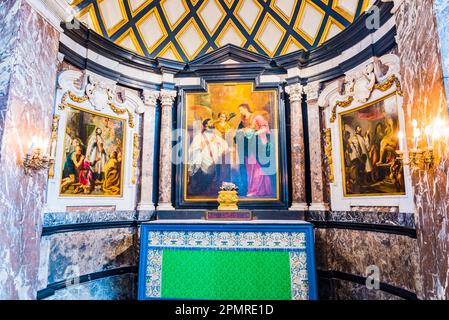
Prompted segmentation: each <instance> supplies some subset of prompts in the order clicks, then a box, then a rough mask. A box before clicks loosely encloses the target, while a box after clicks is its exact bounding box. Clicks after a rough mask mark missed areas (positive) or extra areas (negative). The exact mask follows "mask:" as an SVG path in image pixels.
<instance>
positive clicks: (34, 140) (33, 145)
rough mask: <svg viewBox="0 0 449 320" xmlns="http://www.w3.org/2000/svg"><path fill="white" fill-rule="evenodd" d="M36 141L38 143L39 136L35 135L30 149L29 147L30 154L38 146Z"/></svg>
mask: <svg viewBox="0 0 449 320" xmlns="http://www.w3.org/2000/svg"><path fill="white" fill-rule="evenodd" d="M36 143H37V136H36V135H34V136H33V137H32V138H31V144H30V149H28V154H31V152H32V151H33V148H34V147H35V146H36Z"/></svg>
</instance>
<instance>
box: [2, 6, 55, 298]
mask: <svg viewBox="0 0 449 320" xmlns="http://www.w3.org/2000/svg"><path fill="white" fill-rule="evenodd" d="M5 15H6V17H5ZM0 21H2V27H1V28H0V29H1V31H0V34H1V36H0V44H1V46H0V68H2V70H1V76H0V96H1V97H0V148H1V150H0V154H1V156H0V168H1V170H0V288H1V289H0V300H1V299H35V298H36V293H37V286H38V268H39V252H40V250H39V248H40V233H41V226H42V208H43V203H44V198H45V191H44V190H45V187H46V184H47V177H46V174H45V172H37V173H35V174H34V175H33V176H27V175H25V173H24V170H23V166H22V158H23V156H24V155H25V153H26V152H27V151H28V148H29V146H30V144H31V140H32V136H33V135H36V136H38V137H40V138H42V139H45V140H47V141H48V140H49V139H50V136H51V124H52V106H53V102H54V94H55V83H56V73H57V54H58V46H59V33H58V32H57V31H56V30H55V29H54V28H53V27H52V26H51V25H50V24H49V23H48V22H47V21H46V20H45V19H43V18H42V17H41V16H40V15H39V14H37V13H36V12H35V11H34V10H33V9H32V8H31V6H30V5H29V4H28V2H26V1H20V0H18V1H11V0H0ZM5 34H6V35H7V36H6V37H3V35H5ZM4 67H5V70H9V71H8V72H9V74H7V73H6V72H5V73H4V69H3V68H4ZM5 88H6V90H5ZM5 155H6V156H5Z"/></svg>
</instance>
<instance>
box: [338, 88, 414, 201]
mask: <svg viewBox="0 0 449 320" xmlns="http://www.w3.org/2000/svg"><path fill="white" fill-rule="evenodd" d="M340 130H341V139H342V141H341V143H342V146H343V149H342V150H341V155H342V159H343V164H342V168H343V183H344V191H345V196H377V195H380V196H381V195H385V196H389V195H400V194H405V186H404V174H403V167H402V164H401V162H400V161H398V160H397V153H396V150H399V141H398V132H399V130H400V129H399V117H398V107H397V104H396V99H395V97H394V96H392V97H389V98H386V99H384V100H381V101H377V102H375V103H374V104H370V105H366V106H363V107H361V108H358V109H355V110H351V111H348V112H344V113H341V114H340Z"/></svg>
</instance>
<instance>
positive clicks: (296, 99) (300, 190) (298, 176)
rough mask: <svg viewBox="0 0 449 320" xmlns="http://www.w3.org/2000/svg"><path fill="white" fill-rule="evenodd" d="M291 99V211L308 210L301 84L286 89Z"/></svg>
mask: <svg viewBox="0 0 449 320" xmlns="http://www.w3.org/2000/svg"><path fill="white" fill-rule="evenodd" d="M285 91H286V92H287V94H288V95H289V97H290V126H291V130H290V131H291V164H292V188H293V190H292V206H291V207H290V210H301V211H304V210H308V206H307V203H306V177H305V160H304V158H305V157H304V130H303V125H302V108H301V103H302V94H303V87H302V85H300V84H299V83H296V84H293V85H290V86H288V87H286V88H285Z"/></svg>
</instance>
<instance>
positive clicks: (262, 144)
mask: <svg viewBox="0 0 449 320" xmlns="http://www.w3.org/2000/svg"><path fill="white" fill-rule="evenodd" d="M239 112H240V116H241V122H240V124H239V127H238V130H237V133H236V140H237V141H240V143H241V141H243V144H244V145H243V150H244V152H243V155H242V154H241V153H239V156H240V159H241V160H240V163H241V165H244V168H245V169H246V170H240V172H245V173H246V180H247V184H246V192H247V193H246V196H247V197H268V196H272V195H273V189H272V186H271V179H270V176H269V175H267V174H265V172H264V170H263V167H264V165H263V164H262V163H261V161H260V155H265V156H267V155H269V153H270V143H269V138H268V136H269V134H270V127H269V124H268V121H267V119H266V118H265V117H264V116H263V115H262V114H256V113H253V112H251V110H250V107H249V105H248V104H245V103H244V104H241V105H240V106H239ZM240 150H242V148H239V151H240ZM264 153H265V154H264Z"/></svg>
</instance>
